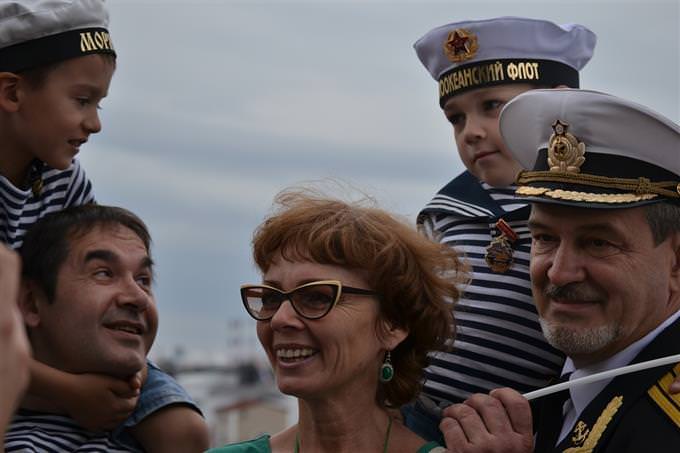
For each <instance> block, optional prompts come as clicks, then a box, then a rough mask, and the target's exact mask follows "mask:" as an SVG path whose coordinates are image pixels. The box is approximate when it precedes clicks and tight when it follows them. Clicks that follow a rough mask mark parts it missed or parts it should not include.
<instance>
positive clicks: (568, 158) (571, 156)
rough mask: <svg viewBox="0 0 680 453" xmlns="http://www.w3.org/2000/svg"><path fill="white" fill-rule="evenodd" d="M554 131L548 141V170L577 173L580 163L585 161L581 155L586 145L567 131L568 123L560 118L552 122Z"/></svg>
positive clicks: (579, 169)
mask: <svg viewBox="0 0 680 453" xmlns="http://www.w3.org/2000/svg"><path fill="white" fill-rule="evenodd" d="M552 128H553V131H554V133H553V134H552V135H551V136H550V142H549V143H548V166H549V167H550V171H555V172H561V173H579V172H580V171H581V165H583V162H585V161H586V158H585V157H583V156H584V154H585V152H586V145H585V144H584V143H583V142H579V141H578V139H577V138H576V137H574V136H573V135H572V134H570V133H568V132H567V129H568V128H569V125H568V124H567V123H563V122H561V121H560V120H557V121H555V122H554V123H553V124H552Z"/></svg>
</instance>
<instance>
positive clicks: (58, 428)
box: [5, 409, 142, 453]
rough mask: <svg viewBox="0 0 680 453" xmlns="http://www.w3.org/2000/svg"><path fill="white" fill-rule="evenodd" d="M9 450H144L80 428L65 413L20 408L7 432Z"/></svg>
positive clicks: (47, 452)
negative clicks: (126, 445) (57, 413)
mask: <svg viewBox="0 0 680 453" xmlns="http://www.w3.org/2000/svg"><path fill="white" fill-rule="evenodd" d="M5 451H6V452H8V453H9V452H36V453H37V452H40V453H65V452H77V453H85V452H89V453H94V452H112V453H116V452H141V451H142V450H138V449H132V448H130V447H125V446H123V445H121V444H119V443H117V442H116V441H114V440H113V439H112V438H111V437H110V436H109V435H108V434H106V433H93V432H91V431H87V430H85V429H83V428H81V427H80V426H79V425H78V424H76V422H75V421H74V420H73V419H71V418H69V417H66V416H64V415H56V414H48V413H43V412H36V411H29V410H26V409H20V410H19V411H18V412H17V414H16V415H15V416H14V418H13V419H12V423H11V424H10V426H9V428H8V430H7V434H6V435H5Z"/></svg>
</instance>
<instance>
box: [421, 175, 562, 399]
mask: <svg viewBox="0 0 680 453" xmlns="http://www.w3.org/2000/svg"><path fill="white" fill-rule="evenodd" d="M499 218H503V219H504V220H505V221H506V222H507V223H508V224H509V225H510V226H511V227H512V229H513V230H514V231H515V233H517V235H518V239H517V240H516V241H515V242H514V243H513V249H514V253H513V259H514V260H513V264H512V266H511V267H510V269H509V270H508V271H507V272H505V273H502V274H501V273H494V272H493V271H492V270H491V269H490V268H489V266H488V265H487V263H486V261H485V259H484V258H485V254H486V247H487V246H488V245H489V243H490V242H491V240H492V239H493V238H495V237H497V236H499V235H500V234H501V233H500V232H499V231H497V229H496V227H495V224H496V222H497V221H498V219H499ZM528 218H529V206H528V205H527V204H526V203H523V202H521V201H519V200H517V199H516V198H514V188H513V187H505V188H494V187H491V186H489V185H487V184H486V183H481V182H480V181H478V180H477V179H476V178H475V177H474V176H472V175H471V174H470V173H469V172H465V173H463V174H461V175H460V176H459V177H457V178H456V179H454V180H453V181H451V182H450V183H449V184H448V185H447V186H446V187H444V188H443V189H442V190H441V191H440V192H439V193H438V194H437V195H436V196H435V197H434V199H433V200H432V201H431V202H430V203H429V204H428V205H427V206H426V207H425V208H424V209H423V211H422V212H421V213H420V215H419V216H418V224H419V227H420V228H421V229H422V230H423V231H424V232H425V233H426V234H427V235H428V236H430V237H432V238H434V239H436V240H438V241H440V242H442V243H444V244H447V245H449V246H451V247H453V248H455V249H456V250H458V251H459V252H460V254H461V258H462V259H463V260H464V262H466V263H467V264H468V266H469V268H470V270H471V280H470V281H469V282H468V283H467V284H466V286H465V287H464V288H462V290H463V292H462V294H461V298H460V300H459V301H458V303H457V304H456V305H455V307H454V316H455V323H456V328H457V332H456V338H455V341H454V342H453V349H452V350H451V351H450V352H433V353H432V354H431V355H430V365H429V366H428V368H427V369H426V371H425V378H426V380H425V384H424V388H423V394H424V395H425V396H427V397H429V398H430V399H431V400H433V401H434V402H435V403H436V404H437V405H439V406H445V405H448V404H449V403H456V402H461V401H463V400H465V399H466V398H467V397H468V396H469V395H470V394H471V393H479V392H481V393H488V392H489V391H490V390H492V389H494V388H497V387H512V388H514V389H515V390H517V391H519V392H527V391H530V390H534V389H536V388H540V387H543V386H545V385H547V384H548V382H549V381H550V380H551V379H553V378H555V377H556V376H559V373H560V370H561V368H562V364H563V363H564V356H563V355H562V353H560V352H559V351H557V350H556V349H554V348H553V347H552V346H550V345H549V344H548V343H547V341H546V340H545V338H544V337H543V334H542V332H541V327H540V324H539V322H538V314H537V312H536V308H535V306H534V304H533V300H532V296H531V286H530V282H529V252H530V247H531V235H530V233H529V230H528V227H527V220H528Z"/></svg>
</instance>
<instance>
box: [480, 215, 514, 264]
mask: <svg viewBox="0 0 680 453" xmlns="http://www.w3.org/2000/svg"><path fill="white" fill-rule="evenodd" d="M496 229H498V231H500V235H498V236H496V237H495V238H494V239H492V240H491V243H490V244H489V245H488V246H487V247H486V255H485V256H484V259H485V260H486V264H488V265H489V268H491V270H492V271H493V272H496V273H497V274H503V273H505V272H507V270H508V269H510V267H511V266H512V260H513V258H512V254H513V252H514V250H513V248H512V244H513V242H515V241H516V240H517V233H515V231H514V230H513V229H512V227H511V226H510V225H508V223H507V222H506V221H505V220H503V219H499V220H498V222H496Z"/></svg>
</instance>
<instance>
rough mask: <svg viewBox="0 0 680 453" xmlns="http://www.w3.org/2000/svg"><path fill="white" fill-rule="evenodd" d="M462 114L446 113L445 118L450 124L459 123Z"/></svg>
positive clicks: (461, 119)
mask: <svg viewBox="0 0 680 453" xmlns="http://www.w3.org/2000/svg"><path fill="white" fill-rule="evenodd" d="M463 118H464V116H463V114H462V113H454V114H452V115H447V117H446V119H447V120H449V123H451V124H452V125H454V126H455V125H456V124H459V123H460V122H461V121H463Z"/></svg>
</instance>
